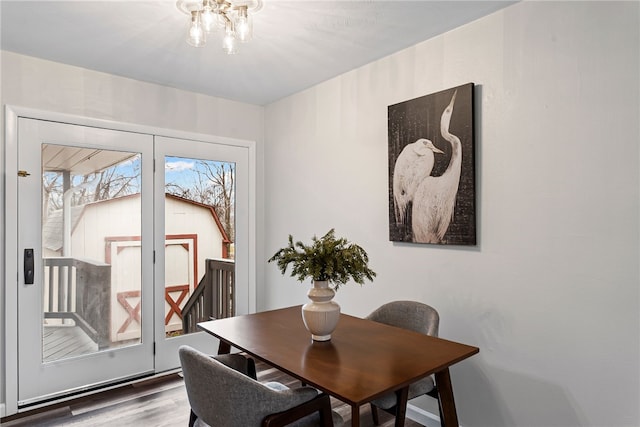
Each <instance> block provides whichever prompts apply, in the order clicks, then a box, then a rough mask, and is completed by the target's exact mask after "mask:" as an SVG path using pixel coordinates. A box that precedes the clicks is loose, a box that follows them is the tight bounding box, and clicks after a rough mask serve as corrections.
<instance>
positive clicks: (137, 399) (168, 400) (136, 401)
mask: <svg viewBox="0 0 640 427" xmlns="http://www.w3.org/2000/svg"><path fill="white" fill-rule="evenodd" d="M257 369H258V380H259V381H263V382H264V381H278V382H281V383H283V384H285V385H287V386H290V387H297V386H299V384H300V383H299V382H298V381H297V380H295V379H294V378H292V377H290V376H288V375H286V374H284V373H282V372H280V371H278V370H277V369H274V368H271V367H270V366H268V365H266V364H264V363H257ZM331 401H332V406H333V409H334V410H335V411H336V412H338V413H339V414H340V415H341V416H342V418H343V419H344V421H345V426H348V425H350V422H351V408H350V407H349V406H347V405H345V404H344V403H342V402H340V401H338V400H335V399H333V398H332V399H331ZM188 420H189V402H188V401H187V393H186V391H185V388H184V382H183V380H182V378H181V377H180V376H179V375H178V374H172V375H168V376H165V377H162V378H156V379H153V380H148V381H144V382H140V383H137V384H133V385H127V386H123V387H120V388H117V389H113V390H109V391H105V392H102V393H98V394H94V395H92V396H87V397H83V398H79V399H75V400H72V401H68V402H64V403H61V404H57V405H53V406H50V407H48V408H46V409H44V410H43V409H41V410H35V411H32V412H31V413H25V414H21V415H20V416H19V417H18V418H16V416H13V417H8V418H4V419H2V423H1V424H2V427H18V426H19V427H26V426H29V427H31V426H37V427H48V426H69V427H80V426H83V427H89V426H90V427H125V426H141V427H165V426H166V427H173V426H184V427H186V426H187V425H188ZM380 422H381V426H382V427H391V426H393V424H394V419H393V417H392V416H391V415H388V414H386V413H384V412H382V411H380ZM360 423H361V426H363V427H371V426H373V420H372V419H371V412H370V410H369V405H365V406H363V407H362V408H360ZM405 426H406V427H415V426H420V424H418V423H416V422H414V421H412V420H409V419H407V420H406V422H405Z"/></svg>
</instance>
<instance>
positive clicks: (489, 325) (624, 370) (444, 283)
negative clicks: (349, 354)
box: [258, 2, 640, 427]
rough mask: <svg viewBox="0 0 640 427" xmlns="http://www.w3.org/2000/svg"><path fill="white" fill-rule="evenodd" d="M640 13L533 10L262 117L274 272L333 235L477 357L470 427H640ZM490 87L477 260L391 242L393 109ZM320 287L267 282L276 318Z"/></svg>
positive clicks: (384, 284)
mask: <svg viewBox="0 0 640 427" xmlns="http://www.w3.org/2000/svg"><path fill="white" fill-rule="evenodd" d="M639 15H640V13H639V3H638V2H626V3H613V2H524V3H519V4H516V5H513V6H510V7H508V8H506V9H504V10H503V11H500V12H497V13H495V14H493V15H491V16H489V17H486V18H483V19H481V20H479V21H476V22H474V23H471V24H469V25H466V26H464V27H462V28H459V29H456V30H454V31H451V32H449V33H447V34H445V35H443V36H440V37H436V38H434V39H431V40H429V41H426V42H423V43H421V44H418V45H416V46H414V47H411V48H409V49H406V50H404V51H401V52H398V53H396V54H394V55H391V56H389V57H386V58H384V59H381V60H379V61H376V62H374V63H371V64H369V65H367V66H364V67H362V68H359V69H356V70H353V71H351V72H349V73H346V74H343V75H341V76H339V77H337V78H335V79H332V80H330V81H327V82H325V83H322V84H320V85H318V86H315V87H313V88H310V89H308V90H306V91H304V92H301V93H298V94H295V95H293V96H291V97H288V98H286V99H283V100H281V101H279V102H276V103H274V104H271V105H269V106H267V108H266V113H265V122H266V123H268V126H267V127H266V133H265V164H266V165H267V169H266V177H265V178H266V184H265V193H266V194H268V198H267V200H266V201H265V204H266V205H265V210H266V223H265V238H266V243H265V244H266V255H267V257H268V256H270V255H271V254H272V253H273V252H275V250H276V249H277V248H279V247H281V246H283V245H285V244H286V238H287V235H288V234H289V233H291V234H293V235H294V237H295V238H296V239H303V240H307V239H309V238H310V237H311V236H312V235H313V234H318V235H320V234H322V233H324V232H326V231H327V230H328V229H329V228H331V227H335V228H336V229H337V232H338V234H340V235H344V236H346V237H347V238H349V239H350V240H353V241H355V242H358V243H360V244H361V245H363V246H364V248H365V249H367V251H368V252H369V255H370V258H371V264H372V267H373V268H374V270H376V271H377V272H378V277H377V279H376V280H375V283H373V284H366V285H365V286H364V287H362V288H359V287H358V286H357V285H349V286H346V287H344V288H342V289H341V290H340V292H339V293H338V295H337V300H338V302H339V303H340V304H341V305H342V308H343V311H344V312H347V313H350V314H355V315H366V314H368V313H369V312H370V311H371V310H373V309H374V308H375V307H377V306H378V305H380V304H382V303H384V302H386V301H389V300H393V299H415V300H420V301H424V302H427V303H429V304H432V305H433V306H435V307H436V308H437V309H438V310H439V312H440V314H441V319H442V320H441V336H443V337H446V338H449V339H453V340H459V341H462V342H465V343H469V344H472V345H476V346H478V347H480V354H479V355H477V356H474V357H473V358H472V359H469V360H467V361H465V362H463V363H461V364H460V365H458V366H456V367H454V368H453V369H452V377H453V385H454V389H455V394H456V403H457V406H458V411H459V415H460V418H461V423H462V424H463V425H465V426H494V427H498V426H508V427H512V426H532V427H537V426H578V425H581V426H638V425H640V415H639V412H638V411H639V410H638V406H639V405H638V403H639V402H640V391H639V378H640V371H639V363H640V342H639V339H640V319H639V314H638V313H639V312H640V300H639V271H638V261H639V259H640V256H639V255H640V253H639V207H638V203H639V188H640V186H639V160H640V159H639V157H640V155H639V150H638V147H639V141H640V129H639V127H640V125H639V118H640V108H639V104H640V94H639V76H640V69H639V64H640V53H639V52H640V43H639V31H638V28H639V26H640V22H639ZM467 82H474V83H476V85H477V87H476V95H477V102H476V106H475V107H476V112H475V114H476V119H477V122H476V126H477V127H476V137H477V140H476V144H477V148H476V155H477V158H476V161H477V165H476V166H477V169H476V176H477V207H478V212H477V224H478V240H479V243H478V245H477V246H476V247H437V246H428V245H413V244H398V243H391V242H389V241H388V225H387V224H388V216H387V215H388V198H387V188H388V187H387V185H388V183H387V106H389V105H391V104H394V103H397V102H401V101H405V100H408V99H412V98H415V97H418V96H422V95H426V94H429V93H433V92H436V91H439V90H442V89H446V88H450V87H453V86H457V85H460V84H464V83H467ZM307 288H308V285H307V284H305V285H300V284H298V283H297V282H295V280H294V279H293V278H290V277H282V276H281V275H280V274H279V272H278V271H277V268H276V266H275V265H268V266H267V267H266V268H265V287H264V288H263V293H262V295H261V296H260V298H259V300H258V301H259V303H260V304H261V305H262V308H273V307H280V306H286V305H291V304H299V303H302V302H304V301H305V299H306V297H305V294H306V290H307Z"/></svg>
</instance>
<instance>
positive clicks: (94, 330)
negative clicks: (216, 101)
mask: <svg viewBox="0 0 640 427" xmlns="http://www.w3.org/2000/svg"><path fill="white" fill-rule="evenodd" d="M9 117H10V116H9ZM54 117H55V116H54ZM15 122H16V126H15V128H16V129H15V134H16V135H17V137H16V138H15V140H16V144H15V148H14V147H12V146H11V145H12V143H11V139H12V138H9V142H8V150H7V152H8V157H7V159H10V158H11V154H12V152H13V151H15V156H16V157H17V167H16V169H17V170H15V172H17V178H12V179H10V178H7V185H8V187H11V185H12V183H13V184H14V185H15V192H14V191H13V190H11V189H9V190H8V193H7V194H8V196H9V199H11V198H12V197H15V199H16V200H17V206H16V213H15V215H13V214H10V215H8V219H7V220H8V224H9V223H10V221H11V218H12V217H15V223H16V225H17V227H16V230H17V231H16V232H15V238H12V234H13V233H12V232H8V233H7V237H8V239H7V245H10V244H11V243H10V242H11V241H14V242H15V243H14V244H15V245H16V249H17V251H16V252H17V255H15V257H13V255H7V263H8V264H11V263H12V262H14V263H15V270H14V273H13V274H16V273H17V274H16V275H17V276H18V283H17V291H16V292H15V301H16V303H17V304H16V305H15V306H17V310H15V318H16V320H17V327H16V330H15V333H13V332H12V330H11V327H10V326H9V325H10V323H11V322H8V323H7V327H6V331H7V336H8V342H11V336H12V335H13V336H14V337H15V342H16V343H17V347H16V351H17V354H16V355H15V357H14V356H13V355H8V356H7V366H8V370H9V369H10V368H11V366H12V364H13V365H15V366H16V368H17V369H16V372H17V374H15V380H16V383H17V385H16V387H15V390H13V389H10V388H11V386H10V384H11V381H7V393H6V396H7V403H8V404H7V408H8V414H11V413H15V412H17V411H19V410H20V408H25V409H26V408H29V407H32V406H33V405H40V404H42V402H44V401H47V400H49V399H55V398H58V397H61V396H65V395H69V394H71V393H75V392H82V391H84V390H88V389H92V388H95V387H100V386H102V385H108V384H111V383H114V382H118V381H121V380H125V379H128V378H135V377H140V376H144V375H148V374H153V373H158V372H163V371H167V370H171V369H175V368H178V367H179V360H178V352H177V349H178V347H179V346H180V345H182V344H189V345H192V346H195V347H198V348H200V349H202V350H203V351H208V352H215V350H216V348H217V341H215V340H213V339H212V338H211V337H210V336H208V335H206V334H204V333H202V332H197V329H195V328H193V327H192V328H191V329H188V328H187V323H186V322H185V321H184V316H185V313H186V312H187V311H188V309H189V307H191V306H192V305H194V304H195V303H197V301H196V299H195V298H194V297H196V296H197V295H198V293H200V294H202V292H201V291H202V290H203V289H205V285H208V284H210V283H209V282H211V281H212V280H211V279H210V278H208V276H206V274H207V273H208V272H209V271H210V270H211V269H213V268H222V269H224V270H225V271H226V273H220V272H219V271H217V270H216V274H217V275H218V276H220V274H223V276H220V277H224V278H225V280H226V281H225V282H224V283H223V288H224V289H225V291H224V292H223V293H222V294H221V295H222V296H221V297H220V298H218V299H217V304H219V305H221V307H223V308H224V312H225V313H226V314H225V315H235V314H244V313H248V312H251V311H252V310H254V309H255V279H254V278H253V275H254V269H253V268H252V263H253V262H254V249H253V240H252V238H251V237H250V230H251V229H252V227H253V225H252V224H253V221H254V219H253V217H252V215H251V213H250V212H251V211H252V210H253V207H252V200H253V197H254V189H253V188H252V184H251V183H252V178H251V177H253V172H252V169H253V167H254V160H253V157H252V156H253V152H252V149H253V148H251V147H252V146H251V145H250V144H243V142H242V141H236V140H224V139H218V140H217V141H209V142H203V141H198V140H196V138H194V139H185V138H182V137H181V136H182V135H183V134H184V133H180V132H176V133H175V134H176V135H173V136H159V135H157V134H154V133H153V132H152V131H153V129H147V128H144V127H136V126H127V125H121V126H120V127H118V126H114V127H118V129H107V128H103V127H101V126H99V127H98V126H88V125H87V122H88V123H89V124H94V123H93V122H91V121H87V120H85V121H84V123H81V124H69V123H62V122H60V121H53V120H51V121H50V120H42V119H41V118H28V117H19V118H18V117H16V118H15ZM8 123H10V125H9V133H11V132H12V131H11V120H8ZM99 124H100V125H102V123H99ZM168 134H169V135H170V134H171V132H168ZM187 135H188V134H187ZM197 136H198V135H197ZM9 164H10V161H9V160H8V161H7V165H9ZM12 168H13V167H11V166H7V174H9V173H10V172H12ZM15 172H14V173H15ZM12 193H13V194H15V196H11V195H12ZM12 250H13V249H12V248H11V247H9V246H7V247H6V252H7V253H9V251H12ZM12 260H13V261H12ZM219 265H221V266H222V267H216V266H219ZM212 266H214V267H212ZM9 270H10V269H9V268H8V269H7V277H11V275H12V273H11V272H10V271H9ZM14 277H15V276H14ZM220 277H218V279H217V281H218V282H220ZM229 277H231V279H229ZM218 286H220V283H218ZM12 295H13V293H12V292H7V307H10V305H11V299H12ZM195 311H197V310H195ZM11 316H12V310H10V309H9V310H7V317H8V318H9V319H10V318H11ZM207 316H212V315H211V314H207ZM214 317H215V316H214ZM199 320H202V319H201V318H200V319H199ZM12 398H15V406H14V407H13V408H12V404H11V401H12Z"/></svg>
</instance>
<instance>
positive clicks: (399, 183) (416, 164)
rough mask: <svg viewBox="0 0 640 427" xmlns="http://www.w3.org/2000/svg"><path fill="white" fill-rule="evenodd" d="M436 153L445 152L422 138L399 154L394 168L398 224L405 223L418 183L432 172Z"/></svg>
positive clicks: (394, 199) (394, 200)
mask: <svg viewBox="0 0 640 427" xmlns="http://www.w3.org/2000/svg"><path fill="white" fill-rule="evenodd" d="M435 153H438V154H444V152H443V151H442V150H440V149H439V148H436V146H434V145H433V142H432V141H431V140H428V139H425V138H420V139H418V140H417V141H416V142H413V143H411V144H407V145H406V146H405V147H404V148H403V149H402V152H401V153H400V155H399V156H398V159H397V160H396V164H395V167H394V168H393V202H394V210H395V215H396V222H397V223H398V224H402V225H404V224H405V222H406V220H407V205H408V204H409V202H411V201H412V200H413V195H414V194H415V192H416V189H417V188H418V185H419V184H420V183H421V182H422V181H423V180H424V179H425V178H426V177H428V176H429V175H430V174H431V170H432V169H433V164H434V162H435V158H434V155H435Z"/></svg>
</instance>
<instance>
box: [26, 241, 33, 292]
mask: <svg viewBox="0 0 640 427" xmlns="http://www.w3.org/2000/svg"><path fill="white" fill-rule="evenodd" d="M33 271H34V268H33V249H25V250H24V284H25V285H33V276H34V274H33Z"/></svg>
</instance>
